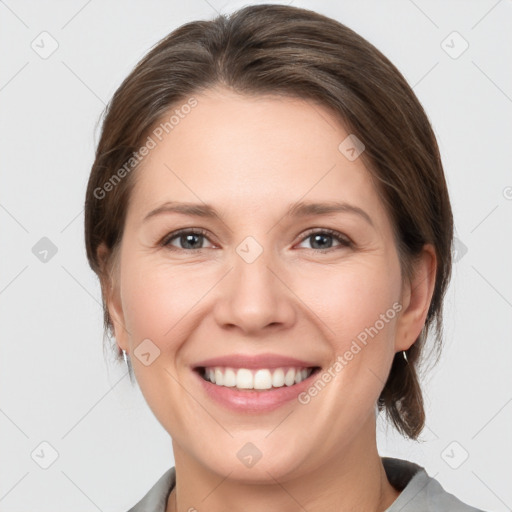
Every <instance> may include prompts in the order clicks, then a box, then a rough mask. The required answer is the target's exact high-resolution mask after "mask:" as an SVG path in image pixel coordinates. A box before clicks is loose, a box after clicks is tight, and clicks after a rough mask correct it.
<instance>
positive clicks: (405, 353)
mask: <svg viewBox="0 0 512 512" xmlns="http://www.w3.org/2000/svg"><path fill="white" fill-rule="evenodd" d="M402 354H403V356H404V359H405V362H406V363H407V364H409V361H408V359H407V352H406V351H405V350H402Z"/></svg>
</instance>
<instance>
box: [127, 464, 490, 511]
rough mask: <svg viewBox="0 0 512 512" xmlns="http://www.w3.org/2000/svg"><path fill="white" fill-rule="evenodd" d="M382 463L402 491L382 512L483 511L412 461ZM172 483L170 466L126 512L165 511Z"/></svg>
mask: <svg viewBox="0 0 512 512" xmlns="http://www.w3.org/2000/svg"><path fill="white" fill-rule="evenodd" d="M382 464H383V465H384V469H385V471H386V475H387V477H388V480H389V481H390V483H391V485H393V487H395V488H396V489H397V490H399V491H401V493H400V495H399V496H398V498H397V499H396V500H395V501H394V502H393V503H392V505H391V506H390V507H389V508H387V509H386V510H385V511H384V512H484V511H482V510H480V509H477V508H474V507H470V506H469V505H466V504H465V503H463V502H462V501H460V500H459V499H457V498H456V497H455V496H454V495H453V494H450V493H448V492H446V491H445V490H444V489H443V487H442V486H441V484H440V483H439V482H438V481H437V480H435V479H434V478H432V477H430V476H428V474H427V472H426V471H425V469H424V468H423V467H421V466H419V465H418V464H415V463H414V462H409V461H407V460H403V459H395V458H392V457H382ZM175 484H176V470H175V468H174V467H172V468H170V469H168V470H167V471H166V472H165V473H164V474H163V475H162V476H161V477H160V478H159V480H158V481H157V482H156V484H155V485H154V486H153V487H152V488H151V489H150V490H149V491H148V493H147V494H146V495H145V496H144V497H143V498H142V499H141V500H140V501H139V502H138V503H137V504H136V505H135V506H134V507H132V508H131V509H130V510H129V511H128V512H165V508H166V506H167V498H168V497H169V494H170V493H171V491H172V489H173V488H174V486H175Z"/></svg>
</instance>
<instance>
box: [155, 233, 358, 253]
mask: <svg viewBox="0 0 512 512" xmlns="http://www.w3.org/2000/svg"><path fill="white" fill-rule="evenodd" d="M317 234H322V235H329V236H332V237H333V238H335V239H336V241H337V242H339V243H340V245H339V246H336V247H329V248H328V249H325V250H322V249H309V250H311V251H317V252H321V253H327V252H331V251H334V250H336V249H340V248H341V247H353V245H354V244H353V242H352V241H351V240H350V239H349V238H348V237H346V236H344V235H342V234H341V233H340V232H338V231H335V230H334V229H327V228H322V229H318V228H313V229H312V230H309V231H306V233H305V234H304V235H303V237H302V238H301V241H300V243H302V242H303V241H304V240H306V239H307V238H309V237H311V236H313V235H317ZM182 235H200V236H203V237H204V238H206V239H208V233H207V232H206V231H205V230H203V229H198V228H184V229H179V230H178V231H173V232H172V233H170V234H168V235H167V236H166V237H165V238H164V239H163V240H162V241H161V242H160V244H159V245H161V246H162V247H165V248H166V249H169V250H171V251H193V252H200V251H203V250H204V248H203V249H181V248H178V247H173V246H171V245H170V242H172V241H173V240H174V239H176V238H178V237H179V236H182Z"/></svg>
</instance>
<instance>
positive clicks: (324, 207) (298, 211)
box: [143, 201, 374, 226]
mask: <svg viewBox="0 0 512 512" xmlns="http://www.w3.org/2000/svg"><path fill="white" fill-rule="evenodd" d="M164 213H179V214H182V215H190V216H193V217H203V218H214V217H219V213H218V212H217V210H216V209H215V208H213V206H210V205H208V204H204V203H203V204H201V203H180V202H176V201H168V202H166V203H164V204H162V205H161V206H159V207H158V208H155V209H154V210H151V211H150V212H149V213H148V214H147V215H146V216H145V217H144V220H143V222H146V221H148V220H149V219H151V218H153V217H155V216H157V215H161V214H164ZM333 213H352V214H355V215H358V216H359V217H361V218H363V219H364V220H365V221H366V222H368V224H370V225H371V226H374V224H373V221H372V219H371V217H370V216H369V215H368V214H367V213H366V212H365V211H364V210H363V209H361V208H359V207H358V206H354V205H351V204H349V203H344V202H337V201H329V202H324V203H311V202H310V203H308V202H304V201H300V202H298V203H294V204H292V205H291V206H290V207H289V208H288V210H287V211H286V213H285V215H284V217H309V216H313V215H329V214H333Z"/></svg>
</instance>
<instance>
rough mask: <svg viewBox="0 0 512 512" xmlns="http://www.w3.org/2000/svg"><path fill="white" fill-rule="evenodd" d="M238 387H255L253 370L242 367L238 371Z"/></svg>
mask: <svg viewBox="0 0 512 512" xmlns="http://www.w3.org/2000/svg"><path fill="white" fill-rule="evenodd" d="M215 371H217V369H215ZM219 371H220V370H219ZM236 387H237V388H241V389H252V388H254V380H253V377H252V373H251V370H246V369H245V368H240V370H238V371H237V372H236Z"/></svg>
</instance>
